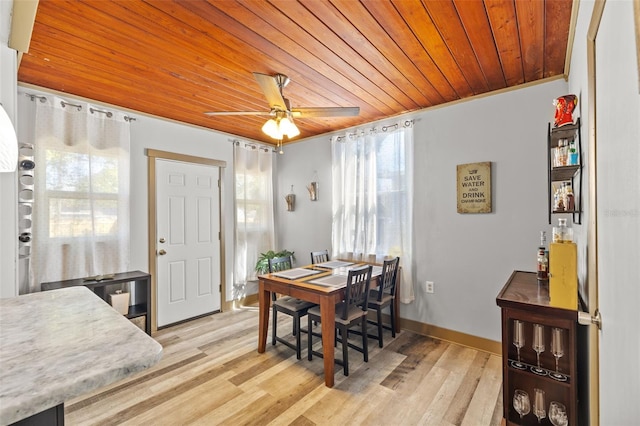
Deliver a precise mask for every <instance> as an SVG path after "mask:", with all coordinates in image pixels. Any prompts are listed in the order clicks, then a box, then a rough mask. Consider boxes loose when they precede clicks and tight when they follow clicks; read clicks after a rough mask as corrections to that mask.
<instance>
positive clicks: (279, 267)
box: [269, 256, 293, 302]
mask: <svg viewBox="0 0 640 426" xmlns="http://www.w3.org/2000/svg"><path fill="white" fill-rule="evenodd" d="M291 268H293V258H292V257H291V256H282V257H274V258H272V259H269V273H270V274H271V273H273V272H280V271H285V270H287V269H291ZM277 298H278V297H277V296H276V293H275V292H271V300H273V301H274V302H275V301H276V299H277Z"/></svg>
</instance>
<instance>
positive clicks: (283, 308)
mask: <svg viewBox="0 0 640 426" xmlns="http://www.w3.org/2000/svg"><path fill="white" fill-rule="evenodd" d="M292 267H293V259H292V257H291V256H283V257H275V258H273V259H269V273H273V272H280V271H284V270H286V269H291V268H292ZM271 301H272V305H273V326H272V328H271V332H272V341H271V343H272V344H273V345H275V344H276V342H280V343H282V344H284V345H286V346H288V347H290V348H291V349H293V350H295V351H296V357H297V358H298V359H300V358H301V348H302V342H301V338H300V334H301V332H306V330H302V329H301V328H300V318H302V317H303V316H305V315H307V311H308V310H309V308H311V307H312V306H317V305H315V304H314V303H311V302H307V301H304V300H301V299H297V298H295V297H291V296H282V297H277V296H276V293H274V292H271ZM278 312H282V313H283V314H287V315H289V316H291V317H292V319H293V330H292V334H293V335H294V336H295V337H296V344H295V345H294V344H292V343H291V342H289V341H288V340H285V339H284V338H282V337H279V336H278V333H277V326H278Z"/></svg>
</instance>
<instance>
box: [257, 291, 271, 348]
mask: <svg viewBox="0 0 640 426" xmlns="http://www.w3.org/2000/svg"><path fill="white" fill-rule="evenodd" d="M258 286H259V287H258V304H259V307H260V309H259V312H260V317H259V325H258V352H259V353H263V352H264V351H265V350H266V348H267V331H268V328H269V305H270V304H271V292H270V291H269V290H265V289H264V282H263V281H262V280H260V282H259V285H258Z"/></svg>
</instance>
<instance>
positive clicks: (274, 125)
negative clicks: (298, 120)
mask: <svg viewBox="0 0 640 426" xmlns="http://www.w3.org/2000/svg"><path fill="white" fill-rule="evenodd" d="M262 131H263V132H264V134H265V135H267V136H269V137H271V138H273V139H282V130H281V129H280V126H279V125H278V122H277V121H276V120H274V119H273V118H270V119H269V120H267V122H266V123H264V125H263V126H262Z"/></svg>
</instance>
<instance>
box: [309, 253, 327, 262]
mask: <svg viewBox="0 0 640 426" xmlns="http://www.w3.org/2000/svg"><path fill="white" fill-rule="evenodd" d="M328 261H329V250H321V251H312V252H311V264H313V265H315V264H316V263H323V262H328Z"/></svg>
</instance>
